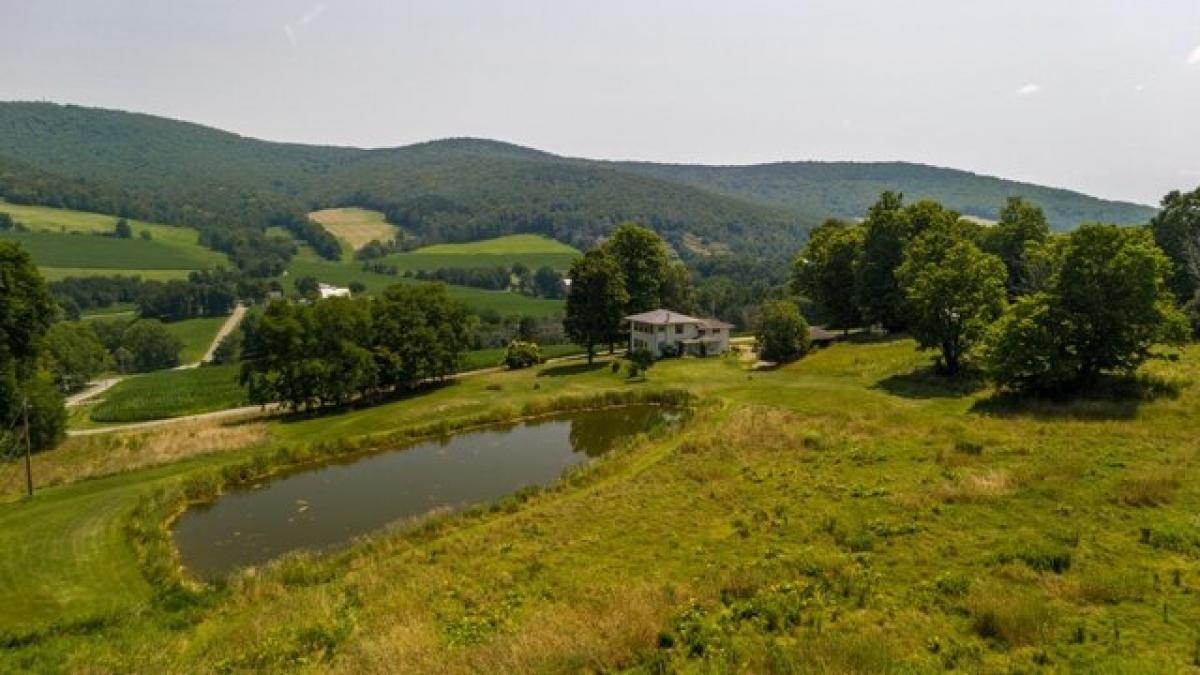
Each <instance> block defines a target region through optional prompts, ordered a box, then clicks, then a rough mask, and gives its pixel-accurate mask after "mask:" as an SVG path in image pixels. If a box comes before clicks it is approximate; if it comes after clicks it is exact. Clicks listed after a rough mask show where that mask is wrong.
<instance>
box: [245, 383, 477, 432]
mask: <svg viewBox="0 0 1200 675" xmlns="http://www.w3.org/2000/svg"><path fill="white" fill-rule="evenodd" d="M456 384H458V380H457V379H445V380H440V381H437V382H425V383H422V384H420V385H418V386H416V387H413V388H412V389H398V390H395V391H390V392H385V393H382V394H379V395H377V396H374V397H371V398H369V399H359V400H357V401H354V402H352V403H347V404H345V405H340V406H328V407H325V408H317V409H315V410H279V411H277V412H275V413H273V414H272V415H271V416H270V418H271V419H275V420H278V421H279V422H281V423H283V424H291V423H294V422H305V421H308V420H315V419H321V418H323V417H336V416H338V415H343V414H345V413H348V412H353V411H356V410H366V409H368V408H374V407H376V406H380V405H383V404H385V403H396V402H398V401H405V400H408V399H411V398H417V397H418V396H425V395H427V394H430V393H432V392H435V391H437V390H439V389H443V388H445V387H453V386H455V385H456ZM250 421H254V420H250ZM258 421H261V418H259V419H258Z"/></svg>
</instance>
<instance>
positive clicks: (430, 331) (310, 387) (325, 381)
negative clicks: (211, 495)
mask: <svg viewBox="0 0 1200 675" xmlns="http://www.w3.org/2000/svg"><path fill="white" fill-rule="evenodd" d="M474 325H475V318H474V317H473V316H472V315H471V313H470V311H469V310H468V309H467V307H466V306H465V305H463V304H462V303H461V302H458V301H456V300H453V299H451V298H450V296H449V295H448V294H447V292H446V289H445V287H443V286H441V285H437V284H397V285H394V286H391V287H389V288H387V289H386V290H384V291H383V293H382V294H380V295H379V296H378V297H375V298H329V299H327V300H321V301H318V302H314V303H311V304H300V303H291V302H286V301H282V300H279V301H275V302H272V303H271V304H269V305H268V306H267V307H266V309H265V311H264V312H263V313H262V315H261V316H259V317H256V318H253V317H252V318H249V319H247V323H246V325H245V337H244V341H243V345H242V349H243V361H242V370H241V374H240V378H241V382H242V383H243V384H244V385H245V386H246V387H247V390H248V392H249V395H250V399H251V400H252V401H254V402H255V403H268V402H273V401H280V402H282V403H284V404H285V405H287V406H288V407H290V408H292V409H294V410H298V409H306V410H307V409H313V408H318V407H323V406H336V405H344V404H346V403H349V402H351V401H353V400H355V399H358V398H364V399H371V398H374V397H376V396H378V395H380V394H382V393H384V392H388V391H395V390H407V389H412V388H414V387H416V386H418V385H420V384H422V383H424V382H427V381H431V380H440V379H443V378H445V377H447V376H449V375H451V374H453V373H454V372H455V371H456V370H457V369H458V367H459V365H460V363H461V360H462V357H463V354H464V352H465V351H466V350H467V349H469V348H470V345H471V338H472V333H473V330H474Z"/></svg>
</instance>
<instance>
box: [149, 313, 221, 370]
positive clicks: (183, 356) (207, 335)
mask: <svg viewBox="0 0 1200 675" xmlns="http://www.w3.org/2000/svg"><path fill="white" fill-rule="evenodd" d="M228 318H229V317H227V316H206V317H202V318H199V319H184V320H183V321H172V322H171V323H164V324H163V325H164V326H166V328H167V330H168V331H169V332H170V333H171V334H172V335H174V336H175V337H177V338H179V339H180V340H181V341H182V342H183V349H182V350H181V351H180V352H179V363H180V364H187V363H195V362H197V361H199V360H200V359H201V358H203V357H204V353H205V352H207V351H208V348H209V346H210V345H212V341H213V338H215V337H216V336H217V331H219V330H221V326H222V325H224V324H225V321H226V320H227V319H228Z"/></svg>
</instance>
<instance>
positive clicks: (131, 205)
mask: <svg viewBox="0 0 1200 675" xmlns="http://www.w3.org/2000/svg"><path fill="white" fill-rule="evenodd" d="M885 188H895V189H899V190H901V191H903V192H905V194H906V196H907V197H909V198H910V199H913V198H917V197H920V196H932V197H935V198H938V199H940V200H942V201H944V202H946V203H947V204H948V205H950V206H952V207H954V208H957V209H960V210H961V211H963V212H964V213H966V214H970V215H974V216H979V217H983V218H994V217H995V216H996V212H997V210H998V209H999V207H1000V205H1001V203H1002V202H1003V200H1004V198H1005V197H1008V196H1010V195H1023V196H1026V197H1029V198H1031V199H1033V200H1034V201H1037V202H1038V203H1040V204H1041V205H1042V206H1043V207H1044V208H1046V210H1047V212H1048V214H1049V216H1050V218H1051V220H1052V221H1053V223H1054V225H1055V226H1056V227H1058V228H1060V229H1065V228H1069V227H1071V226H1073V225H1075V224H1077V223H1078V222H1081V221H1087V220H1109V221H1118V222H1144V221H1146V220H1147V219H1148V218H1149V216H1150V214H1151V213H1152V209H1149V208H1147V207H1144V206H1139V205H1135V204H1127V203H1120V202H1109V201H1104V200H1099V199H1095V198H1092V197H1088V196H1086V195H1082V194H1078V193H1074V192H1069V191H1065V190H1054V189H1050V188H1044V187H1039V186H1033V185H1026V184H1022V183H1015V182H1012V181H1005V180H1002V179H998V178H989V177H985V176H977V175H975V174H971V173H967V172H963V171H955V170H951V169H939V168H935V167H927V166H920V165H914V164H902V163H892V164H848V163H821V162H805V163H789V164H770V165H761V166H749V167H704V166H678V165H663V164H648V163H614V162H602V161H592V160H586V159H578V158H567V157H559V156H556V155H551V154H548V153H544V152H540V151H537V150H533V149H529V148H523V147H519V146H515V145H510V144H506V143H499V142H495V141H486V140H475V139H452V140H443V141H434V142H429V143H421V144H417V145H411V146H406V147H400V148H387V149H376V150H363V149H356V148H340V147H329V146H316V145H299V144H291V143H272V142H267V141H260V140H255V139H251V138H246V137H242V136H238V135H236V134H231V133H228V132H224V131H219V130H216V129H212V128H208V127H204V126H200V125H196V124H191V123H186V122H179V121H175V120H170V119H165V118H161V117H154V116H151V115H143V114H136V113H128V112H120V111H113V110H102V109H96V108H84V107H79V106H65V105H58V104H52V103H20V102H16V103H0V197H5V198H7V199H9V200H10V201H13V202H23V203H44V204H51V205H59V206H71V207H73V208H78V209H85V210H92V211H100V212H104V213H114V214H120V215H127V216H133V217H139V218H143V219H147V220H157V221H161V222H174V223H182V224H186V225H189V226H192V227H195V228H197V229H200V230H201V233H202V241H203V242H204V243H206V244H207V245H210V246H212V247H214V248H218V249H219V250H223V251H226V252H228V253H230V255H231V256H233V258H234V259H235V261H238V263H239V264H240V265H243V266H248V265H253V263H254V257H255V255H257V253H256V252H257V251H266V252H270V253H272V254H277V255H283V256H286V255H287V253H286V251H282V252H280V251H273V250H272V247H274V246H275V244H273V243H272V242H271V241H270V238H269V237H266V236H265V233H266V231H267V227H268V225H270V224H275V225H281V226H284V227H287V228H289V229H290V230H291V231H292V232H293V233H294V234H295V235H296V236H297V237H299V238H301V239H304V240H305V241H308V242H309V243H311V244H313V245H314V248H315V249H317V250H323V249H322V246H321V244H322V242H321V241H320V239H321V237H328V235H327V234H326V233H324V232H323V231H322V230H321V228H319V227H315V226H311V225H309V224H308V222H307V220H306V219H305V216H304V214H306V213H307V212H309V211H312V210H314V209H319V208H327V207H336V206H361V207H366V208H371V209H376V210H379V211H382V212H384V213H385V214H387V217H388V220H389V221H391V222H392V223H393V224H395V225H397V226H399V227H400V228H401V229H402V231H403V233H404V235H405V237H406V240H407V243H408V245H411V246H416V245H421V244H428V243H435V242H442V241H471V240H477V239H483V238H488V237H494V236H500V235H505V234H512V233H536V234H545V235H548V236H551V237H553V238H555V239H558V240H560V241H563V242H567V243H570V244H572V245H574V246H576V247H578V248H581V249H586V248H587V247H589V246H590V245H592V244H593V243H594V242H595V241H596V240H597V239H599V238H600V237H602V236H604V235H605V234H606V233H607V232H608V231H609V230H610V229H611V228H612V227H613V226H614V225H616V224H617V223H619V222H621V221H624V220H640V221H642V222H644V223H646V224H647V225H649V226H650V227H653V228H654V229H655V230H657V231H658V232H660V233H662V234H663V235H664V236H665V237H666V238H667V239H668V241H670V242H671V243H672V244H673V245H674V246H675V247H676V248H677V249H678V250H680V252H681V253H682V254H683V255H685V256H693V257H694V256H700V255H705V254H707V253H709V252H713V251H727V250H728V251H732V252H734V253H741V254H747V255H755V256H768V257H775V258H779V257H785V256H789V255H791V254H792V253H793V252H794V251H795V250H796V249H797V248H798V247H799V246H800V245H801V244H802V243H803V241H804V238H805V234H806V233H807V231H808V229H810V228H811V227H813V226H815V225H816V224H818V223H819V222H820V221H821V220H822V219H823V218H825V217H828V216H842V217H853V216H859V215H861V214H862V213H863V211H864V210H865V208H866V206H867V205H868V204H869V203H870V202H871V201H872V200H873V199H874V198H875V197H876V196H877V195H878V193H879V192H880V191H881V190H883V189H885ZM329 238H330V239H332V237H329ZM329 243H330V242H328V241H326V242H324V244H326V247H325V248H326V249H329V250H331V252H330V253H328V254H327V255H330V256H331V257H333V256H336V255H338V254H339V253H340V247H339V246H338V244H337V242H336V240H334V241H333V243H332V245H331V246H330V245H329ZM264 267H266V266H264ZM277 267H278V266H277V265H276V268H277Z"/></svg>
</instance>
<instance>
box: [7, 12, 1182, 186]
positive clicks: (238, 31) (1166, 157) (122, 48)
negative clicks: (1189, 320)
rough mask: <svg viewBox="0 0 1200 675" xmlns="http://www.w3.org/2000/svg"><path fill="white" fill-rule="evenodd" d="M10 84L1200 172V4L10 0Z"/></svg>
mask: <svg viewBox="0 0 1200 675" xmlns="http://www.w3.org/2000/svg"><path fill="white" fill-rule="evenodd" d="M0 17H3V24H4V26H5V29H4V31H3V35H4V37H3V39H0V99H6V100H12V99H22V100H29V99H37V100H52V101H59V102H70V103H79V104H85V105H95V106H103V107H111V108H122V109H128V110H138V111H143V112H150V113H155V114H160V115H166V116H170V117H176V118H181V119H186V120H190V121H195V122H200V123H203V124H208V125H212V126H216V127H220V128H223V129H228V130H230V131H235V132H238V133H242V134H246V135H250V136H256V137H259V138H267V139H272V140H287V141H299V142H309V143H329V144H338V145H357V146H372V147H374V146H388V145H402V144H407V143H412V142H416V141H422V140H428V139H433V138H442V137H447V136H482V137H488V138H496V139H501V140H507V141H512V142H515V143H520V144H524V145H531V146H534V147H537V148H540V149H544V150H549V151H552V152H557V153H562V154H569V155H579V156H587V157H596V158H611V159H646V160H656V161H677V162H702V163H730V164H742V163H754V162H763V161H775V160H796V159H858V160H882V159H901V160H910V161H919V162H927V163H931V164H938V165H943V166H952V167H957V168H963V169H970V170H974V171H978V172H982V173H989V174H996V175H1001V176H1005V177H1010V178H1017V179H1023V180H1029V181H1034V182H1038V183H1045V184H1050V185H1057V186H1063V187H1069V188H1074V189H1079V190H1083V191H1086V192H1090V193H1093V194H1097V195H1101V196H1105V197H1111V198H1122V199H1131V200H1136V201H1142V202H1148V203H1153V202H1156V201H1157V200H1158V198H1159V196H1161V195H1162V194H1163V193H1164V192H1165V191H1167V190H1168V189H1172V188H1188V189H1190V188H1193V187H1196V186H1197V185H1200V0H1126V1H1124V2H1115V1H1106V0H909V1H907V2H901V1H899V0H880V1H877V2H872V1H852V0H837V1H835V0H829V1H822V2H814V1H808V0H793V1H791V2H786V1H784V0H760V1H756V0H724V1H716V0H636V1H635V0H594V1H584V0H540V1H539V0H428V1H426V2H414V1H409V0H395V1H392V2H384V1H382V0H373V1H371V0H324V1H323V2H313V1H312V0H299V1H295V2H293V1H289V0H253V1H251V0H204V1H201V0H142V1H135V0H126V1H119V0H78V1H68V0H0Z"/></svg>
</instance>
